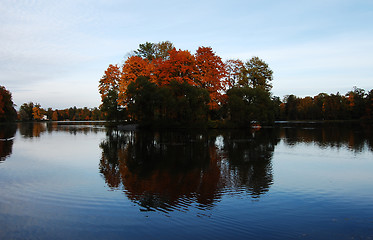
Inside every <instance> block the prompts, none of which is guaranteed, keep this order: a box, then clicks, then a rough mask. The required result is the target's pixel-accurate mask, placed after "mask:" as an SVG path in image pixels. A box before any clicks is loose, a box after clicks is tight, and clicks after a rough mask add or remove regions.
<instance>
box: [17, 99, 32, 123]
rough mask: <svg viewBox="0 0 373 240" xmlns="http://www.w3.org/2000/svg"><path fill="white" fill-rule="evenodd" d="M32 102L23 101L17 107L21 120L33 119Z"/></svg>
mask: <svg viewBox="0 0 373 240" xmlns="http://www.w3.org/2000/svg"><path fill="white" fill-rule="evenodd" d="M33 108H34V103H32V102H29V103H24V104H22V105H21V107H20V108H19V119H20V120H21V121H32V120H33V119H34V117H33V115H32V113H33Z"/></svg>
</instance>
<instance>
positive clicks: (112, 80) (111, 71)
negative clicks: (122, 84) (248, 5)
mask: <svg viewBox="0 0 373 240" xmlns="http://www.w3.org/2000/svg"><path fill="white" fill-rule="evenodd" d="M120 76H121V72H120V69H119V67H118V66H117V65H111V64H110V65H109V67H108V69H107V70H106V71H105V74H104V76H103V77H102V78H101V79H100V82H99V92H100V94H101V99H104V98H105V97H106V96H107V95H108V93H109V92H110V91H118V87H119V80H120Z"/></svg>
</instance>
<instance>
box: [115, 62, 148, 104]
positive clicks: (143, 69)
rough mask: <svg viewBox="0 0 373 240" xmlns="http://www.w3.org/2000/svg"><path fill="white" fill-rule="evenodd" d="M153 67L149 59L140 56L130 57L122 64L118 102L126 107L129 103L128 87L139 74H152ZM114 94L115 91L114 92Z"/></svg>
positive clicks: (146, 75) (145, 75)
mask: <svg viewBox="0 0 373 240" xmlns="http://www.w3.org/2000/svg"><path fill="white" fill-rule="evenodd" d="M151 70H152V67H151V65H150V63H149V60H147V59H143V58H141V57H139V56H132V57H129V58H128V59H127V60H126V61H125V63H124V64H123V66H122V73H121V77H120V81H119V92H118V104H119V105H120V106H123V107H125V106H126V105H127V103H126V99H127V87H128V85H129V84H130V83H132V82H134V81H135V80H136V79H137V78H138V77H139V76H144V77H149V78H150V76H151V74H150V73H151ZM113 95H114V93H113Z"/></svg>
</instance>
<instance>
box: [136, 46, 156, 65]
mask: <svg viewBox="0 0 373 240" xmlns="http://www.w3.org/2000/svg"><path fill="white" fill-rule="evenodd" d="M155 51H156V50H155V44H154V43H151V42H146V43H143V44H139V48H138V49H137V50H136V51H135V55H136V56H139V57H141V58H144V59H147V60H149V61H151V60H153V59H154V58H155Z"/></svg>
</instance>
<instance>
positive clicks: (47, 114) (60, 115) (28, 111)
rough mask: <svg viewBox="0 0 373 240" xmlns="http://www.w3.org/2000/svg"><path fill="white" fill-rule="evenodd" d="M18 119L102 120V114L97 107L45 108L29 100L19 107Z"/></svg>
mask: <svg viewBox="0 0 373 240" xmlns="http://www.w3.org/2000/svg"><path fill="white" fill-rule="evenodd" d="M18 119H19V120H20V121H40V120H52V121H97V120H104V114H103V113H102V112H101V111H100V110H99V109H98V108H87V107H84V108H77V107H71V108H66V109H61V110H59V109H54V110H53V109H52V108H48V109H47V110H46V109H44V108H42V107H41V106H40V104H34V103H33V102H29V103H24V104H22V106H21V107H20V109H19V112H18Z"/></svg>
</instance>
